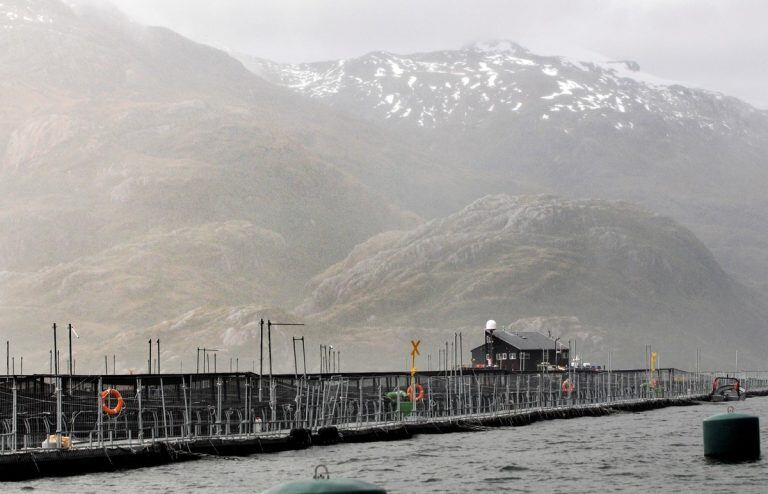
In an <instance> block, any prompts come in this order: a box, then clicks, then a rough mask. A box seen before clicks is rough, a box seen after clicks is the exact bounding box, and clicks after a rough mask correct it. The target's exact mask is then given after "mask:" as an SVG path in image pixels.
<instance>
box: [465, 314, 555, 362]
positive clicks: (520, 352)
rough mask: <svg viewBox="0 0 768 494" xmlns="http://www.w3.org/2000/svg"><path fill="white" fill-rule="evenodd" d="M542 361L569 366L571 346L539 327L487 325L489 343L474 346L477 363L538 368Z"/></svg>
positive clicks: (474, 357)
mask: <svg viewBox="0 0 768 494" xmlns="http://www.w3.org/2000/svg"><path fill="white" fill-rule="evenodd" d="M494 326H495V324H494ZM541 363H547V364H549V365H554V366H559V367H566V366H567V365H568V347H567V346H564V345H563V344H562V343H560V341H558V340H554V339H552V338H550V337H548V336H546V335H543V334H541V333H538V332H535V331H525V332H523V331H521V332H509V331H504V330H490V329H487V330H486V331H485V343H484V344H482V345H480V346H478V347H476V348H473V349H472V366H473V367H482V368H497V369H504V370H510V371H521V370H522V371H535V370H538V366H539V364H541Z"/></svg>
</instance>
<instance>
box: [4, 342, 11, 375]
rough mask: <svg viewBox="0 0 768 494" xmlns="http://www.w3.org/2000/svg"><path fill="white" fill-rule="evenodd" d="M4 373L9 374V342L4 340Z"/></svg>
mask: <svg viewBox="0 0 768 494" xmlns="http://www.w3.org/2000/svg"><path fill="white" fill-rule="evenodd" d="M5 375H6V376H10V375H11V342H10V341H8V340H6V341H5Z"/></svg>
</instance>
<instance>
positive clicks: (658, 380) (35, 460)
mask: <svg viewBox="0 0 768 494" xmlns="http://www.w3.org/2000/svg"><path fill="white" fill-rule="evenodd" d="M714 376H715V374H713V373H706V374H705V373H699V374H696V373H689V372H685V371H681V370H677V369H663V370H659V371H656V373H654V376H653V377H652V378H649V377H650V376H649V373H648V372H647V371H645V370H627V371H611V372H601V373H592V372H589V373H587V372H584V373H581V372H577V373H573V372H572V373H570V374H568V373H565V374H563V373H514V374H510V373H505V372H499V371H480V372H478V371H474V372H473V371H466V370H463V369H457V370H453V371H444V372H442V373H437V372H434V373H423V374H420V375H418V376H417V381H418V382H419V384H421V385H422V387H423V388H424V390H425V392H424V397H423V399H422V400H421V401H417V402H416V403H415V406H413V404H411V403H410V402H405V401H402V402H401V401H400V396H401V395H400V394H399V393H390V391H392V390H396V389H404V388H405V387H407V383H408V379H409V378H410V376H409V375H407V374H397V373H390V374H354V375H334V376H328V375H307V376H272V377H271V378H270V377H268V376H261V377H260V376H259V375H258V374H250V373H234V374H192V375H166V374H163V375H141V376H115V375H103V376H51V375H35V376H13V377H7V378H0V424H2V428H3V429H2V434H0V480H5V481H7V480H23V479H29V478H35V477H41V476H59V475H73V474H80V473H86V472H96V471H110V470H116V469H126V468H137V467H145V466H153V465H161V464H165V463H170V462H179V461H189V460H195V459H198V458H201V457H203V456H206V455H221V456H246V455H252V454H260V453H271V452H277V451H287V450H298V449H304V448H308V447H312V446H323V445H330V444H338V443H358V442H373V441H392V440H403V439H409V438H411V437H413V436H414V435H418V434H442V433H451V432H467V431H474V430H484V429H486V428H489V427H508V426H523V425H528V424H531V423H534V422H537V421H541V420H553V419H568V418H576V417H584V416H591V417H599V416H603V415H608V414H611V413H615V412H637V411H645V410H652V409H657V408H663V407H669V406H687V405H693V404H696V403H697V402H698V401H700V400H704V399H706V398H707V394H708V392H709V386H710V384H711V382H712V379H713V378H714ZM740 377H741V379H742V383H743V384H745V385H746V386H747V389H748V393H749V394H750V395H753V396H754V395H765V394H768V375H765V376H763V375H762V374H757V373H754V374H749V375H742V376H740ZM105 390H107V391H109V390H116V391H117V393H115V392H113V391H109V392H107V393H104V391H105ZM388 394H389V396H390V397H391V396H393V394H394V395H395V398H388V397H387V395H388ZM116 396H118V397H119V398H120V400H121V402H122V404H121V405H119V406H118V404H117V403H116V402H115V401H116V398H115V397H116ZM405 405H407V406H405ZM59 445H61V446H59ZM44 446H47V447H44Z"/></svg>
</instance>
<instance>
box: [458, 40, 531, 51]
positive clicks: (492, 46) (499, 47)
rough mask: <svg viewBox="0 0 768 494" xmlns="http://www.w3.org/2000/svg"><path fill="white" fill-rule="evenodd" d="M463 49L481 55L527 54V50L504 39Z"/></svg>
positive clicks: (482, 42) (481, 42) (471, 45)
mask: <svg viewBox="0 0 768 494" xmlns="http://www.w3.org/2000/svg"><path fill="white" fill-rule="evenodd" d="M465 49H469V50H474V51H478V52H483V53H513V54H514V53H528V49H526V48H524V47H523V46H520V45H519V44H517V43H515V42H513V41H509V40H506V39H497V40H491V41H477V42H475V43H472V44H470V45H467V46H465Z"/></svg>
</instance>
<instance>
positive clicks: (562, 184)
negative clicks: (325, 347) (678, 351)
mask: <svg viewBox="0 0 768 494" xmlns="http://www.w3.org/2000/svg"><path fill="white" fill-rule="evenodd" d="M241 60H242V61H243V62H244V63H245V65H246V66H247V67H248V68H250V69H251V70H252V71H254V72H256V73H257V74H260V75H261V76H262V77H265V78H267V79H268V80H271V81H273V82H274V83H277V84H279V85H282V86H284V87H286V88H289V89H290V90H292V91H295V92H297V93H300V94H302V95H304V96H305V97H307V98H309V99H311V100H313V101H320V102H324V103H325V104H327V105H330V106H332V107H333V108H335V109H337V110H339V111H343V112H345V113H348V114H350V115H354V116H355V117H358V118H363V119H366V120H369V121H371V122H374V123H377V124H379V125H383V126H386V127H388V128H390V129H393V130H394V131H397V132H399V133H400V134H401V135H403V136H404V138H409V139H411V140H412V141H413V140H416V141H418V144H417V145H415V146H411V147H410V149H412V150H416V149H427V150H428V151H429V152H431V153H432V154H433V155H434V156H435V160H436V161H437V162H440V163H443V164H448V166H456V167H463V168H465V169H469V170H470V173H468V174H465V177H466V179H465V180H463V181H462V184H463V187H462V189H461V192H465V191H469V192H470V194H469V195H471V196H472V197H471V198H472V199H475V198H477V197H480V196H482V195H484V194H488V193H513V194H539V193H555V194H558V195H563V196H567V197H573V198H583V197H594V198H603V199H609V200H626V201H631V202H636V203H640V204H643V205H644V206H646V207H648V208H650V209H651V210H653V211H655V212H657V213H660V214H664V215H669V216H672V217H673V218H675V219H676V220H678V221H680V222H681V223H682V224H684V225H685V226H686V227H688V228H690V229H692V230H693V231H694V232H695V233H696V234H697V235H698V236H700V237H701V238H702V239H703V240H704V242H705V244H706V245H707V246H708V247H709V248H710V249H711V250H712V251H713V252H714V253H715V255H716V256H717V258H718V260H719V261H720V262H721V263H722V264H723V265H724V266H725V267H726V269H727V270H728V271H730V272H731V273H734V274H736V275H737V276H738V277H739V278H740V279H741V280H743V281H746V282H747V283H749V284H751V285H753V286H760V287H762V288H763V289H766V290H768V284H766V282H765V280H766V279H768V248H767V247H768V191H766V187H765V186H764V184H766V183H768V159H767V158H766V156H768V113H767V112H765V111H761V110H757V109H755V108H753V107H752V106H750V105H748V104H746V103H744V102H742V101H740V100H738V99H736V98H732V97H728V96H725V95H722V94H719V93H716V92H712V91H707V90H701V89H696V88H690V87H686V86H684V85H681V84H677V83H672V82H669V81H664V80H661V79H658V78H656V77H653V76H651V75H648V74H644V73H642V72H641V71H640V70H639V69H640V67H639V65H638V64H636V63H634V62H630V61H618V60H606V59H601V58H600V57H599V56H596V55H588V56H579V57H572V58H567V57H557V56H542V55H537V54H535V53H532V52H531V51H529V50H527V49H525V48H523V47H521V46H519V45H517V44H514V43H511V42H508V41H497V42H491V43H477V44H473V45H470V46H467V47H464V48H462V49H459V50H445V51H436V52H431V53H417V54H412V55H395V54H391V53H385V52H374V53H369V54H367V55H364V56H362V57H359V58H353V59H347V60H339V61H332V62H319V63H309V64H299V65H282V64H276V63H274V62H268V61H264V60H257V59H247V58H241ZM445 194H446V195H447V196H451V197H455V198H456V201H455V203H454V204H453V205H452V206H453V208H452V209H444V210H443V211H440V212H438V213H442V214H445V213H449V212H451V211H454V210H456V209H458V208H459V207H462V206H463V204H466V202H467V201H466V199H465V198H464V197H459V194H460V193H457V192H456V191H455V190H445ZM409 207H411V208H415V210H416V211H417V212H419V213H421V214H424V212H423V211H421V210H419V209H418V207H417V205H412V204H410V205H409ZM428 216H431V215H428Z"/></svg>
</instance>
